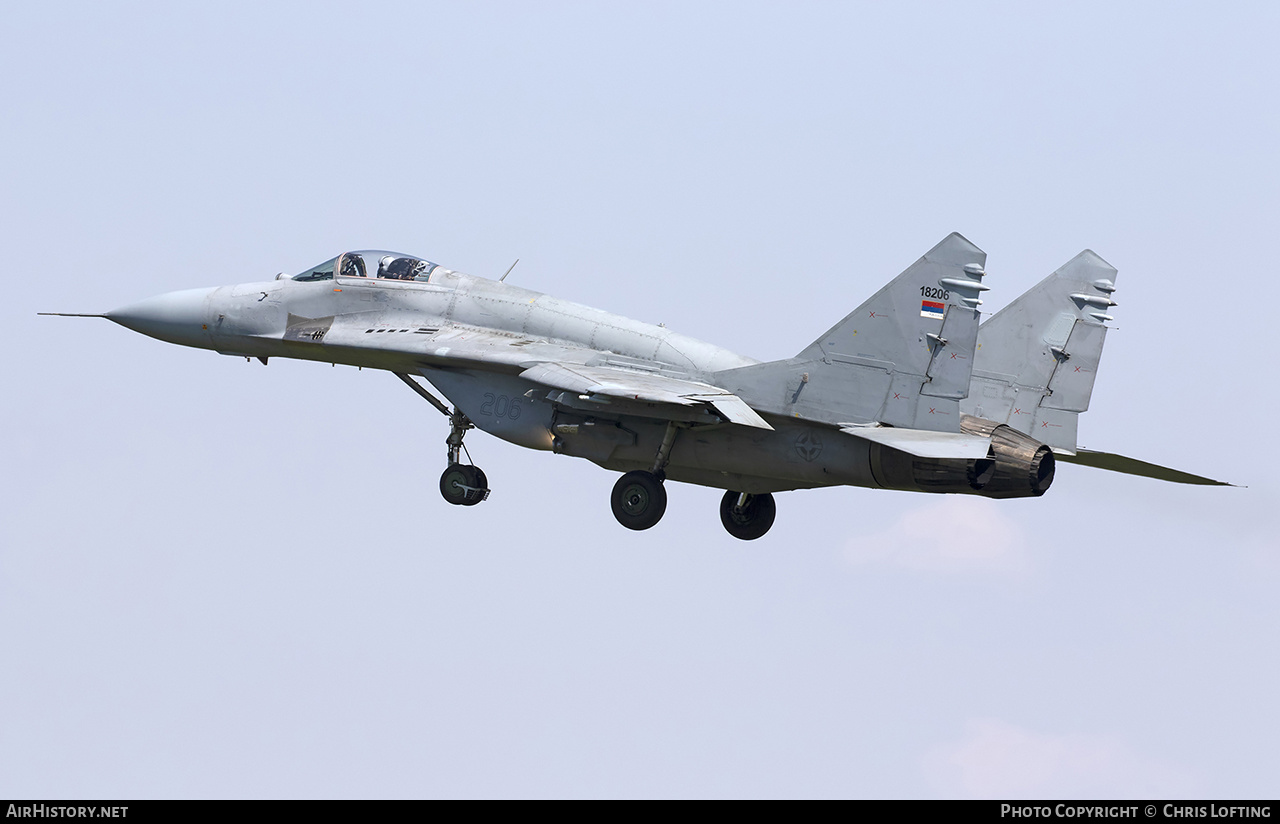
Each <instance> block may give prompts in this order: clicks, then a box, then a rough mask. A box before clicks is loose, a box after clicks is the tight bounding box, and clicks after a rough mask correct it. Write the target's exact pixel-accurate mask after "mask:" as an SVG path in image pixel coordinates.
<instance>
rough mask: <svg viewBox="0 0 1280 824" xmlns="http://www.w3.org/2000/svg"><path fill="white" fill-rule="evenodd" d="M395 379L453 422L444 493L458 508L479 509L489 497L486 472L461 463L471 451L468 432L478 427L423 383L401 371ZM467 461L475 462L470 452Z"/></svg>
mask: <svg viewBox="0 0 1280 824" xmlns="http://www.w3.org/2000/svg"><path fill="white" fill-rule="evenodd" d="M395 376H396V377H397V378H399V379H400V380H402V381H404V383H405V385H406V386H408V387H409V388H410V389H412V390H413V391H414V392H417V393H418V394H419V395H420V396H421V397H422V398H423V399H424V400H426V401H427V403H429V404H431V405H432V406H434V407H435V408H436V409H439V410H440V412H441V413H442V414H443V415H445V416H446V417H448V419H449V437H448V438H446V439H445V443H446V444H448V446H449V466H448V468H447V469H445V471H444V474H443V475H441V476H440V494H441V495H443V496H444V499H445V500H446V501H448V502H449V503H451V504H454V505H455V506H475V505H476V504H478V503H480V502H481V501H483V500H485V499H486V498H488V497H489V479H488V478H486V477H485V476H484V470H483V469H481V468H480V467H478V466H474V465H472V464H469V463H466V464H464V463H462V460H461V457H462V454H463V453H466V452H467V448H466V447H465V446H463V444H462V438H463V436H464V435H466V434H467V430H468V429H474V428H475V424H473V423H472V422H471V419H470V418H468V417H467V416H466V415H464V414H462V413H461V412H459V411H458V410H457V409H455V410H453V411H452V412H450V411H449V407H447V406H445V405H444V403H442V402H441V400H440V399H439V398H437V397H436V396H435V395H432V394H431V393H430V392H428V391H427V390H425V389H423V388H422V384H420V383H418V382H417V381H415V380H414V379H413V378H411V377H409V376H408V375H404V374H401V373H399V372H396V373H395ZM467 460H468V461H470V460H471V455H470V453H467Z"/></svg>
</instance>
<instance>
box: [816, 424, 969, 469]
mask: <svg viewBox="0 0 1280 824" xmlns="http://www.w3.org/2000/svg"><path fill="white" fill-rule="evenodd" d="M840 431H841V432H844V433H845V434H847V435H853V436H854V437H855V438H864V439H866V440H868V441H873V442H875V443H878V444H883V445H884V446H891V447H893V448H894V449H898V450H901V451H902V452H906V453H907V454H909V455H915V456H917V457H920V458H955V459H961V460H963V459H966V458H985V457H987V451H988V450H989V449H990V448H991V436H990V435H987V436H982V435H970V434H968V433H965V432H938V431H934V430H929V429H906V428H903V427H897V426H854V425H849V424H845V425H844V426H841V427H840Z"/></svg>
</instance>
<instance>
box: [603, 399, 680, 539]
mask: <svg viewBox="0 0 1280 824" xmlns="http://www.w3.org/2000/svg"><path fill="white" fill-rule="evenodd" d="M679 432H680V425H679V424H677V423H675V422H674V421H672V422H671V423H668V424H667V431H666V433H665V434H664V435H663V436H662V445H661V446H659V447H658V454H657V455H655V456H654V459H653V468H652V469H650V470H649V471H648V472H646V471H644V470H643V469H639V470H636V471H635V472H628V473H627V474H625V475H623V476H622V477H621V478H619V479H618V482H617V483H616V484H614V485H613V494H612V495H611V496H610V498H609V503H610V504H611V505H612V507H613V517H615V518H617V519H618V523H620V524H622V525H623V526H625V527H626V528H627V529H648V528H649V527H651V526H653V525H654V524H656V523H658V521H661V520H662V515H663V513H664V512H666V511H667V489H666V487H664V486H663V485H662V482H663V481H665V480H666V479H667V475H666V473H665V472H663V469H664V468H665V467H666V465H667V462H668V461H669V460H671V447H672V446H674V445H675V442H676V435H677V434H679Z"/></svg>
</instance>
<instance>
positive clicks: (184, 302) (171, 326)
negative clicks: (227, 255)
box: [107, 288, 216, 347]
mask: <svg viewBox="0 0 1280 824" xmlns="http://www.w3.org/2000/svg"><path fill="white" fill-rule="evenodd" d="M215 291H216V288H210V289H184V290H182V291H181V292H167V293H165V294H163V295H156V296H155V297H153V298H147V299H146V300H142V301H139V302H137V303H133V304H130V305H129V306H124V307H121V308H119V309H113V310H112V311H110V312H107V318H108V319H109V320H113V321H115V322H116V323H118V324H120V325H121V326H123V327H125V328H126V329H132V330H133V331H135V332H141V333H142V334H144V335H148V336H150V337H153V338H157V339H159V340H163V341H168V342H169V343H178V344H182V345H183V346H200V347H208V346H209V332H208V324H209V296H210V295H212V294H213V293H214V292H215Z"/></svg>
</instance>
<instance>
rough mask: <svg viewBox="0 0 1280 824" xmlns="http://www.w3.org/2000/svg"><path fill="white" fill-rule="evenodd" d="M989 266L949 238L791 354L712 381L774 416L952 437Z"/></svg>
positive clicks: (957, 426) (971, 360)
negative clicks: (884, 426)
mask: <svg viewBox="0 0 1280 824" xmlns="http://www.w3.org/2000/svg"><path fill="white" fill-rule="evenodd" d="M986 261H987V255H986V253H985V252H983V251H982V250H981V249H979V248H978V247H977V246H974V245H973V244H972V243H970V242H969V241H968V240H966V239H965V238H964V237H963V236H961V235H959V234H956V233H952V234H950V235H948V236H947V237H946V238H944V239H943V240H942V242H941V243H939V244H938V245H937V246H934V247H933V248H932V249H930V250H929V251H928V252H927V253H925V255H924V257H922V258H920V259H919V260H917V261H916V262H915V263H913V264H912V265H911V266H909V267H908V268H907V269H906V271H904V272H903V273H902V274H900V275H898V276H897V277H896V278H894V279H893V280H891V281H890V282H889V283H888V284H887V285H885V286H884V287H883V288H882V289H880V291H878V292H876V293H875V294H874V295H872V296H871V298H870V299H869V300H867V301H866V302H864V303H863V304H862V305H861V306H859V307H858V308H857V309H855V310H854V311H853V312H852V313H850V314H849V315H848V316H846V317H845V318H844V320H842V321H840V322H839V323H837V324H836V325H835V326H833V327H832V328H831V329H830V330H828V331H827V333H826V334H824V335H822V336H821V337H819V338H818V339H817V340H815V341H814V342H813V343H811V344H810V345H809V346H808V347H806V348H805V350H804V351H803V352H801V353H800V354H799V355H797V356H796V357H795V358H792V359H790V360H787V361H775V362H773V363H766V364H759V365H757V366H748V367H744V368H742V369H735V370H730V371H729V372H723V373H720V374H719V375H718V376H717V380H718V381H720V382H721V385H725V386H733V387H737V388H738V390H739V393H740V394H742V395H743V396H744V397H746V398H748V402H749V403H750V404H751V405H752V406H753V407H754V408H756V409H762V410H765V411H769V412H773V413H774V414H785V415H798V416H801V417H806V418H810V419H814V420H824V421H828V422H831V423H836V422H840V423H876V422H879V423H885V424H889V425H892V426H901V427H911V428H916V429H929V430H938V431H948V432H958V431H960V408H959V399H961V398H963V397H964V396H965V395H966V394H967V393H968V391H969V386H970V377H971V372H972V370H973V363H974V351H975V348H976V346H977V337H978V318H979V315H978V308H977V307H978V305H979V304H980V303H981V302H982V301H981V300H980V296H981V294H982V293H983V292H984V291H986V290H987V287H986V286H984V285H983V284H982V278H983V276H984V275H985V273H986V272H985V269H984V267H985V266H986Z"/></svg>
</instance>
